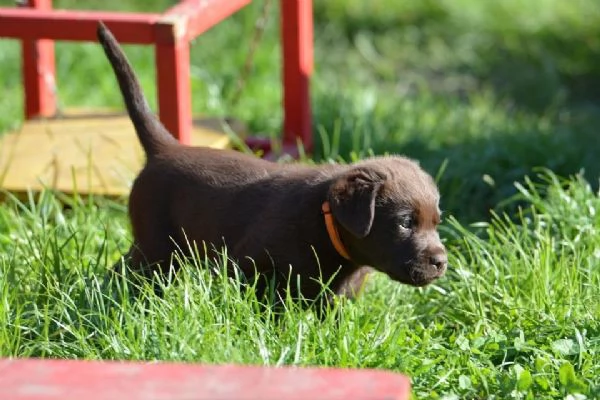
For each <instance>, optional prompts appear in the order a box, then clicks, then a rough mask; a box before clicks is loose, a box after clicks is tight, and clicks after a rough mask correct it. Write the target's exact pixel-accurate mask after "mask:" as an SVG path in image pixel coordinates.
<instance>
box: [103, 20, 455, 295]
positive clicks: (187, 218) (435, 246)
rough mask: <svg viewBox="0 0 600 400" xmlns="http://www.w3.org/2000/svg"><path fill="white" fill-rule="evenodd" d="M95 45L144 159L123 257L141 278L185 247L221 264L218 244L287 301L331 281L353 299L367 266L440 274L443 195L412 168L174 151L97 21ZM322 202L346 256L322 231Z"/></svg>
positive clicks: (386, 162) (405, 163)
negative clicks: (102, 55)
mask: <svg viewBox="0 0 600 400" xmlns="http://www.w3.org/2000/svg"><path fill="white" fill-rule="evenodd" d="M98 38H99V40H100V42H101V43H102V45H103V47H104V50H105V52H106V55H107V57H108V59H109V60H110V62H111V64H112V67H113V69H114V72H115V74H116V77H117V80H118V82H119V85H120V88H121V92H122V94H123V98H124V101H125V104H126V106H127V110H128V112H129V115H130V118H131V120H132V122H133V124H134V126H135V129H136V132H137V134H138V137H139V140H140V142H141V144H142V146H143V148H144V150H145V152H146V156H147V162H146V165H145V167H144V168H143V170H142V171H141V172H140V174H139V176H138V177H137V179H136V180H135V182H134V184H133V188H132V190H131V196H130V199H129V214H130V219H131V224H132V229H133V238H134V243H133V246H132V247H131V249H130V251H129V257H130V263H131V266H132V267H133V268H134V269H136V270H137V271H138V272H143V273H145V274H147V275H150V274H151V273H153V272H155V271H157V272H164V270H165V269H166V268H168V267H170V261H171V255H172V253H173V252H174V251H175V250H176V249H177V248H178V247H179V248H181V249H187V248H188V243H189V242H193V243H196V244H197V246H198V249H199V250H200V251H201V255H202V256H208V257H217V250H218V249H219V248H220V247H221V246H223V245H226V246H227V248H228V255H229V256H230V258H232V259H234V260H235V261H236V262H237V263H238V264H239V267H240V268H241V270H242V271H243V273H244V274H246V275H247V276H253V274H255V273H258V274H260V276H265V277H267V278H270V279H271V280H272V281H274V282H275V283H276V287H277V288H278V290H283V289H284V288H286V287H288V286H289V288H290V290H291V291H292V293H291V294H292V295H297V294H299V293H297V292H298V290H299V291H300V294H301V295H302V296H303V297H305V298H308V299H314V298H316V297H317V296H318V294H319V293H320V291H321V289H322V287H321V284H320V283H319V282H318V281H321V282H330V289H331V290H332V291H333V292H334V293H337V294H346V295H352V294H353V293H355V292H356V290H357V289H358V288H359V287H360V286H361V285H362V282H363V280H364V277H365V275H366V272H367V271H368V268H367V266H371V267H373V268H374V269H376V270H378V271H381V272H384V273H386V274H387V275H389V276H390V277H391V278H392V279H394V280H397V281H400V282H403V283H407V284H411V285H414V286H422V285H425V284H427V283H429V282H431V281H433V280H434V279H436V278H438V277H440V276H441V275H442V274H443V273H444V270H445V269H446V264H447V258H446V250H445V248H444V246H443V245H442V243H441V241H440V239H439V236H438V233H437V230H436V228H437V225H438V224H439V222H440V212H439V209H438V202H439V194H438V191H437V189H436V187H435V184H434V182H433V180H432V179H431V177H430V176H429V175H428V174H427V173H425V172H424V171H423V170H422V169H421V168H420V167H419V166H418V165H417V164H416V163H414V162H413V161H411V160H409V159H406V158H403V157H379V158H371V159H368V160H365V161H361V162H359V163H356V164H353V165H322V166H306V165H281V164H276V163H272V162H268V161H264V160H261V159H259V158H255V157H252V156H249V155H245V154H241V153H239V152H234V151H224V150H213V149H209V148H199V147H187V146H182V145H180V144H179V143H178V142H177V141H176V140H175V139H174V138H173V136H171V134H169V132H167V130H166V129H165V128H164V127H163V125H162V124H161V123H160V121H159V120H158V119H157V117H156V116H155V115H154V114H153V113H152V112H151V110H150V108H149V106H148V104H147V102H146V99H145V97H144V95H143V93H142V90H141V88H140V85H139V83H138V81H137V78H136V76H135V73H134V72H133V70H132V68H131V66H130V65H129V63H128V61H127V59H126V57H125V55H124V54H123V52H122V50H121V48H120V46H119V44H118V43H117V41H116V40H115V38H114V37H113V36H112V34H111V33H110V32H109V31H108V29H107V28H106V27H105V26H104V25H102V24H100V26H99V28H98ZM325 201H329V203H330V205H331V210H332V214H333V217H334V220H335V224H336V226H337V229H338V231H339V235H340V238H341V241H342V243H343V245H344V247H345V248H346V249H347V251H348V253H349V255H350V260H347V259H345V258H343V257H342V256H341V255H340V254H339V253H338V252H337V251H336V250H335V248H334V246H333V244H332V241H331V240H330V237H329V236H328V233H327V229H326V226H325V222H324V218H323V215H322V212H321V205H322V203H323V202H325ZM203 243H208V244H213V245H214V246H216V247H212V246H210V245H209V246H206V247H204V246H203ZM205 249H206V253H207V254H205V253H204V251H205ZM174 267H175V268H176V266H174ZM290 279H291V281H289V280H290ZM288 284H289V285H288ZM262 285H266V283H263V284H262ZM263 288H264V286H263Z"/></svg>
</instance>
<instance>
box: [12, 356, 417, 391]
mask: <svg viewBox="0 0 600 400" xmlns="http://www.w3.org/2000/svg"><path fill="white" fill-rule="evenodd" d="M409 393H410V382H409V380H408V378H406V377H405V376H403V375H399V374H393V373H390V372H385V371H377V370H349V369H346V370H343V369H325V368H292V367H286V368H262V367H248V366H246V367H243V366H233V365H226V366H203V365H193V364H175V363H151V364H150V363H120V362H92V361H64V360H33V359H22V360H3V361H0V398H2V399H4V400H24V399H28V400H33V399H45V400H55V399H56V400H58V399H61V400H62V399H85V400H103V399H111V400H112V399H128V400H138V399H140V400H141V399H177V400H185V399H210V400H220V399H223V400H225V399H227V400H231V399H236V400H247V399H262V400H270V399H278V400H286V399H288V400H289V399H302V400H305V399H306V400H308V399H319V400H342V399H343V400H354V399H361V400H378V399H381V400H383V399H386V400H404V399H408V398H409Z"/></svg>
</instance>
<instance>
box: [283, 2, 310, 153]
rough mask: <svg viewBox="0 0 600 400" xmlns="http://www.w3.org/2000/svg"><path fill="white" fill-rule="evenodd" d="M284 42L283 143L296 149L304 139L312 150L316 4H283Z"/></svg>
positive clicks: (305, 147)
mask: <svg viewBox="0 0 600 400" xmlns="http://www.w3.org/2000/svg"><path fill="white" fill-rule="evenodd" d="M280 4H281V34H282V42H283V46H282V47H283V64H284V65H283V88H284V89H283V107H284V113H285V115H284V123H283V130H284V134H283V142H284V144H286V145H288V146H295V145H296V139H297V138H298V137H300V138H301V139H302V143H303V144H304V149H305V151H307V152H309V151H311V150H312V146H313V142H312V129H311V109H310V88H309V80H310V75H311V74H312V70H313V21H312V0H281V1H280Z"/></svg>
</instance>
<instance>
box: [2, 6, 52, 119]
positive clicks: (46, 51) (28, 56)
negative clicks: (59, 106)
mask: <svg viewBox="0 0 600 400" xmlns="http://www.w3.org/2000/svg"><path fill="white" fill-rule="evenodd" d="M26 7H31V8H34V9H35V10H46V11H47V10H51V9H52V0H29V1H28V2H27V5H26ZM1 27H2V22H1V21H0V29H1ZM21 50H22V53H21V54H22V57H23V63H22V66H21V68H22V70H23V73H22V79H23V88H24V91H25V95H24V96H23V97H24V98H25V118H26V119H30V118H34V117H40V116H41V117H50V116H52V115H54V114H55V113H56V81H55V79H54V76H55V68H54V65H55V63H54V42H52V41H51V40H47V39H40V40H22V41H21Z"/></svg>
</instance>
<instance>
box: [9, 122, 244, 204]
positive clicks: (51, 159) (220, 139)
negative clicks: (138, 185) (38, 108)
mask: <svg viewBox="0 0 600 400" xmlns="http://www.w3.org/2000/svg"><path fill="white" fill-rule="evenodd" d="M221 126H222V125H221V124H220V120H219V119H200V120H197V121H195V122H194V129H193V132H192V145H194V146H208V147H213V148H220V149H223V148H227V147H229V146H230V144H231V143H230V139H229V136H228V135H227V134H226V133H225V132H224V130H223V129H221ZM232 128H233V130H234V131H235V132H236V133H242V132H241V131H243V130H244V128H243V127H242V126H241V124H239V123H236V122H234V123H233V124H232ZM143 163H144V154H143V152H142V148H141V146H140V144H139V142H138V139H137V136H136V134H135V131H134V129H133V125H132V124H131V121H130V120H129V118H128V117H127V116H126V115H124V114H114V113H113V114H111V113H107V112H101V113H98V114H95V115H90V114H86V113H82V112H70V114H69V115H67V116H64V117H60V118H56V119H49V120H31V121H26V122H25V123H24V124H23V126H22V127H21V129H20V131H18V132H12V133H8V134H5V135H3V136H2V137H0V185H1V186H2V188H3V189H4V190H8V191H10V192H15V193H23V192H26V191H28V190H32V191H34V192H35V191H40V190H42V189H43V188H51V189H54V190H58V191H61V192H66V193H73V192H75V191H76V192H77V193H79V194H98V195H105V196H111V197H112V196H124V195H127V194H128V193H129V190H130V187H131V183H132V181H133V179H134V178H135V176H136V175H137V173H138V172H139V171H140V169H141V168H142V166H143Z"/></svg>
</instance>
